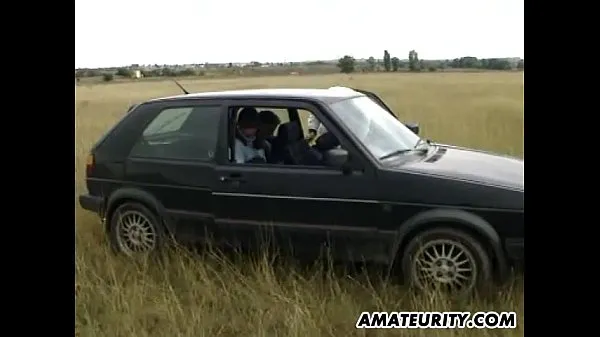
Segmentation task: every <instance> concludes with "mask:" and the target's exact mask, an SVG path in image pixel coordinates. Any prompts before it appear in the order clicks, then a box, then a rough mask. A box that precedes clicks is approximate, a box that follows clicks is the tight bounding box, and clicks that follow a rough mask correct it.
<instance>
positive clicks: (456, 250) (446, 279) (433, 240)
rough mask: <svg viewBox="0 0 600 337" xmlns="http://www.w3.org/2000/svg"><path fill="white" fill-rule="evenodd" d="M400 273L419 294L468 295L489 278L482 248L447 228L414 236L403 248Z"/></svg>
mask: <svg viewBox="0 0 600 337" xmlns="http://www.w3.org/2000/svg"><path fill="white" fill-rule="evenodd" d="M402 270H403V274H404V277H405V279H406V281H407V284H409V285H411V286H414V287H416V288H418V289H419V290H428V289H436V290H442V291H444V292H450V293H455V294H457V293H458V294H467V293H471V292H472V291H473V290H475V289H477V288H480V287H481V286H485V285H487V284H488V283H489V282H490V280H491V277H492V270H491V262H490V259H489V256H488V254H487V253H486V251H485V249H484V248H483V246H482V245H481V244H480V243H479V242H478V241H477V239H475V238H474V237H472V236H471V235H469V234H467V233H464V232H463V231H460V230H456V229H451V228H436V229H431V230H427V231H424V232H423V233H419V234H417V235H416V236H415V237H414V238H413V239H412V240H411V241H410V242H409V244H408V245H407V246H406V249H405V251H404V254H403V258H402Z"/></svg>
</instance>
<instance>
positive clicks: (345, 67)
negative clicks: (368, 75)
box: [337, 55, 356, 74]
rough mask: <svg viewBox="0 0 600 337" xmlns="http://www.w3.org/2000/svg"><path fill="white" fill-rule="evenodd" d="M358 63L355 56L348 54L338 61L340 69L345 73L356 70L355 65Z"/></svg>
mask: <svg viewBox="0 0 600 337" xmlns="http://www.w3.org/2000/svg"><path fill="white" fill-rule="evenodd" d="M355 64H356V60H355V59H354V57H352V56H350V55H346V56H344V57H342V58H341V59H339V61H338V64H337V66H338V68H340V71H341V72H342V73H345V74H349V73H352V72H354V66H355Z"/></svg>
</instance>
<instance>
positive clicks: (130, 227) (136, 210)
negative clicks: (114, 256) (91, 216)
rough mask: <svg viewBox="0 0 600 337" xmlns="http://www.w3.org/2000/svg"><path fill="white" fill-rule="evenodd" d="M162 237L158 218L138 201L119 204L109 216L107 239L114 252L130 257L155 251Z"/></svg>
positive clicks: (161, 242) (161, 227) (162, 233)
mask: <svg viewBox="0 0 600 337" xmlns="http://www.w3.org/2000/svg"><path fill="white" fill-rule="evenodd" d="M164 237H165V236H164V229H163V226H162V222H161V221H160V218H158V217H157V216H156V215H155V214H154V212H152V211H150V210H149V209H148V208H147V207H146V206H144V205H142V204H140V203H136V202H126V203H124V204H122V205H119V206H118V207H117V209H115V211H114V212H113V213H112V216H111V217H110V232H109V240H110V246H111V248H112V250H113V251H114V252H116V253H119V254H124V255H127V256H130V257H134V256H138V255H148V254H152V253H156V252H158V251H159V250H160V248H161V247H162V245H163V242H164Z"/></svg>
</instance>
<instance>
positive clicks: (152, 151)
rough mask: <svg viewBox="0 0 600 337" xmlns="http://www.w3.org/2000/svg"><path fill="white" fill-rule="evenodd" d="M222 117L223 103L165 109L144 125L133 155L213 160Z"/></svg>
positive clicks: (132, 152) (132, 151)
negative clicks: (220, 105) (221, 104)
mask: <svg viewBox="0 0 600 337" xmlns="http://www.w3.org/2000/svg"><path fill="white" fill-rule="evenodd" d="M220 117H221V107H219V106H189V107H177V108H167V109H164V110H162V111H161V112H160V113H159V114H158V115H157V116H156V117H155V118H154V120H152V121H151V122H150V124H148V126H147V127H146V129H144V131H143V132H142V135H141V137H140V138H139V139H138V141H137V142H136V144H135V145H134V146H133V149H132V150H131V154H130V155H131V156H133V157H143V158H157V159H158V158H162V159H188V160H206V161H209V160H212V159H213V158H214V155H215V151H216V147H217V140H218V131H219V121H220Z"/></svg>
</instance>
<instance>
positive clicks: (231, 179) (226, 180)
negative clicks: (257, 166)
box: [219, 174, 246, 183]
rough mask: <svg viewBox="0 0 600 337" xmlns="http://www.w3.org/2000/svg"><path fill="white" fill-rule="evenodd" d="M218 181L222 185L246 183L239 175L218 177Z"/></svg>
mask: <svg viewBox="0 0 600 337" xmlns="http://www.w3.org/2000/svg"><path fill="white" fill-rule="evenodd" d="M219 181H220V182H222V183H232V182H237V183H245V182H246V180H245V179H244V178H243V177H242V176H241V175H238V174H232V175H229V176H220V177H219Z"/></svg>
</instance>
